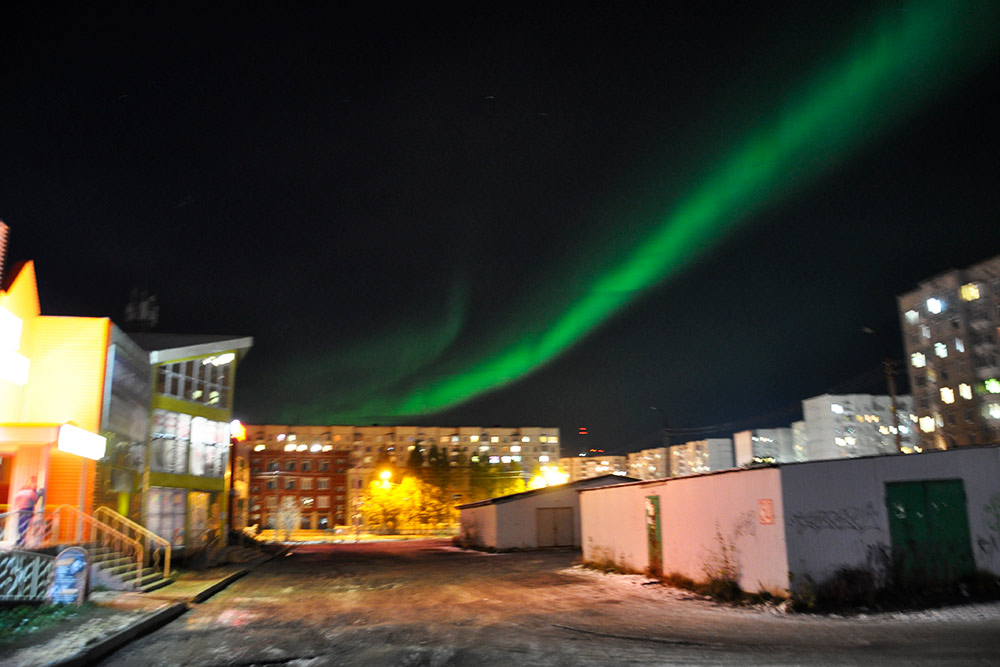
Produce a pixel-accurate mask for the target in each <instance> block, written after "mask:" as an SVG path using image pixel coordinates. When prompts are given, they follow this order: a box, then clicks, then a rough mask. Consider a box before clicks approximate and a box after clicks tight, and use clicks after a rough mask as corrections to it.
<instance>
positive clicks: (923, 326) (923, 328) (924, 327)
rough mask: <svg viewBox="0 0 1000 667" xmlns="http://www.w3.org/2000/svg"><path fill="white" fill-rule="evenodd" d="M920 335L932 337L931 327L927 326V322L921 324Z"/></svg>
mask: <svg viewBox="0 0 1000 667" xmlns="http://www.w3.org/2000/svg"><path fill="white" fill-rule="evenodd" d="M920 335H921V336H923V337H924V338H930V337H931V328H930V327H929V326H927V325H926V324H921V325H920Z"/></svg>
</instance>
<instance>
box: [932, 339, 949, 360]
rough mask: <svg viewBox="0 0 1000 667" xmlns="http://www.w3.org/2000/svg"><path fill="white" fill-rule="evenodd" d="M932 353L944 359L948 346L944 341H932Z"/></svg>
mask: <svg viewBox="0 0 1000 667" xmlns="http://www.w3.org/2000/svg"><path fill="white" fill-rule="evenodd" d="M934 354H936V355H937V356H939V357H941V358H942V359H944V358H945V357H947V356H948V346H947V345H945V344H944V343H934Z"/></svg>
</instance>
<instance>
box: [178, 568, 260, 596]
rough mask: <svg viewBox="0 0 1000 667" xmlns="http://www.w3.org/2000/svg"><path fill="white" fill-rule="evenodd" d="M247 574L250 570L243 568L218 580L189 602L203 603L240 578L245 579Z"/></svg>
mask: <svg viewBox="0 0 1000 667" xmlns="http://www.w3.org/2000/svg"><path fill="white" fill-rule="evenodd" d="M248 572H250V568H244V569H242V570H237V571H236V572H233V573H232V574H230V575H228V576H226V577H224V578H223V579H220V580H219V581H217V582H215V583H214V584H212V585H211V586H209V587H208V588H206V589H205V590H203V591H202V592H200V593H198V594H197V595H195V596H194V597H193V598H191V602H195V603H200V602H204V601H205V600H207V599H208V598H210V597H212V596H213V595H215V594H216V593H218V592H219V591H221V590H222V589H223V588H225V587H226V586H228V585H229V584H231V583H233V582H234V581H236V580H237V579H239V578H240V577H245V576H246V575H247V573H248Z"/></svg>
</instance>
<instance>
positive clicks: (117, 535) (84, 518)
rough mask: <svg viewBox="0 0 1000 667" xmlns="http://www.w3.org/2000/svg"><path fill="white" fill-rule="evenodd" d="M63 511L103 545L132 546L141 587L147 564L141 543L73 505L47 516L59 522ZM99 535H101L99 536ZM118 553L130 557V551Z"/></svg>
mask: <svg viewBox="0 0 1000 667" xmlns="http://www.w3.org/2000/svg"><path fill="white" fill-rule="evenodd" d="M63 510H68V511H69V514H70V516H72V517H73V518H74V519H75V520H76V521H78V522H80V523H82V524H86V525H87V526H88V527H89V528H91V529H92V531H93V533H94V538H95V539H100V540H101V543H102V544H104V546H108V547H111V546H112V544H113V542H114V541H115V540H117V541H118V542H120V543H121V544H122V545H123V546H125V547H128V546H131V547H132V550H133V553H134V554H135V565H136V579H135V581H136V585H139V584H140V583H141V582H142V567H143V563H145V558H144V550H143V546H142V544H141V543H140V542H138V541H137V540H133V539H132V538H131V537H129V536H127V535H125V534H124V533H122V532H120V531H118V530H115V529H114V528H112V527H111V526H109V525H108V524H106V523H104V522H102V521H98V520H97V519H95V518H94V517H92V516H90V515H89V514H86V513H84V512H81V511H80V510H79V509H77V508H76V507H73V506H72V505H60V506H59V507H57V508H56V509H55V510H48V511H46V512H45V514H52V515H53V516H55V517H56V519H57V521H58V518H59V516H60V514H61V513H62V511H63ZM99 533H100V535H98V534H99ZM57 534H58V533H57ZM77 537H78V538H82V535H78V536H77ZM109 538H110V539H109ZM116 551H118V552H119V553H122V554H124V555H126V556H127V555H128V551H127V550H126V549H123V548H118V549H116Z"/></svg>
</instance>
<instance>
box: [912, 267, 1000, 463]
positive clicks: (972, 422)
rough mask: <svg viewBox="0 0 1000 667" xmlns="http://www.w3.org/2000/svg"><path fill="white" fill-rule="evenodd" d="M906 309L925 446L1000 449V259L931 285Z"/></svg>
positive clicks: (917, 291)
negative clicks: (993, 446) (998, 446)
mask: <svg viewBox="0 0 1000 667" xmlns="http://www.w3.org/2000/svg"><path fill="white" fill-rule="evenodd" d="M898 303H899V316H900V320H901V326H902V330H903V344H904V347H905V349H906V362H907V370H908V372H909V375H910V387H911V393H912V394H913V402H914V411H915V413H916V415H917V417H918V423H919V427H920V429H919V430H920V439H921V443H922V445H923V446H924V447H925V448H928V447H936V448H938V449H948V448H952V447H962V446H967V445H985V444H995V443H1000V361H998V355H997V338H998V329H997V327H998V325H1000V256H997V257H993V258H992V259H988V260H986V261H983V262H980V263H978V264H974V265H972V266H970V267H968V268H965V269H953V270H951V271H946V272H945V273H942V274H939V275H937V276H934V277H933V278H930V279H928V280H925V281H923V282H921V283H920V284H919V285H918V286H917V288H916V289H915V290H913V291H911V292H907V293H906V294H902V295H900V296H899V297H898Z"/></svg>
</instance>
